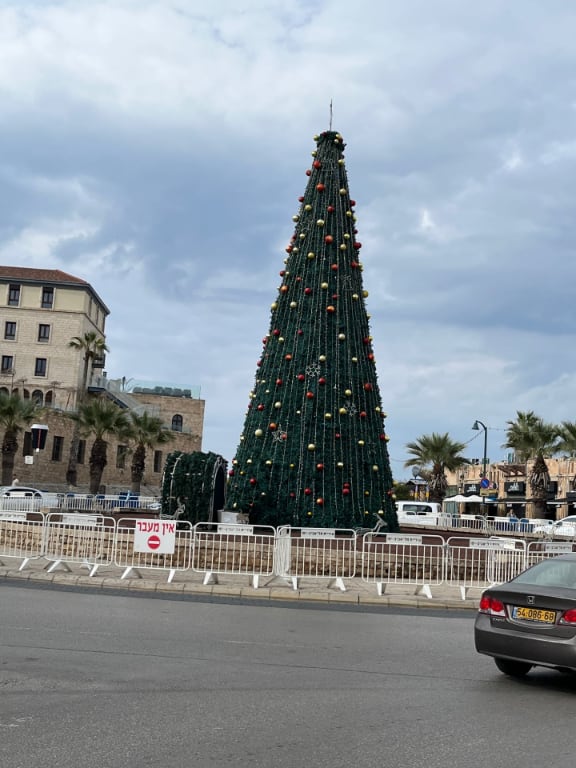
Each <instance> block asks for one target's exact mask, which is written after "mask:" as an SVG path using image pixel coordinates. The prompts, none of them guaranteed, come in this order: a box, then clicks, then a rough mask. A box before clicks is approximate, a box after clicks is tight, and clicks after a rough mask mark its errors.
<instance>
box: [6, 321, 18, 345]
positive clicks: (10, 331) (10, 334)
mask: <svg viewBox="0 0 576 768" xmlns="http://www.w3.org/2000/svg"><path fill="white" fill-rule="evenodd" d="M4 338H5V339H6V341H15V340H16V323H13V322H12V321H11V320H7V321H6V322H5V324H4Z"/></svg>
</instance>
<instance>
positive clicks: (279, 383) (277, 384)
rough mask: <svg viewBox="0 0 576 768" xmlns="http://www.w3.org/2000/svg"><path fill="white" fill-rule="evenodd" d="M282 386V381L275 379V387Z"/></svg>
mask: <svg viewBox="0 0 576 768" xmlns="http://www.w3.org/2000/svg"><path fill="white" fill-rule="evenodd" d="M282 384H284V382H283V381H282V379H276V386H277V387H281V386H282Z"/></svg>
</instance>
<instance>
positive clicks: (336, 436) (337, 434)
mask: <svg viewBox="0 0 576 768" xmlns="http://www.w3.org/2000/svg"><path fill="white" fill-rule="evenodd" d="M334 437H335V438H336V440H339V439H340V433H339V432H336V434H335V435H334Z"/></svg>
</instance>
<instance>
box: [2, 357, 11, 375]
mask: <svg viewBox="0 0 576 768" xmlns="http://www.w3.org/2000/svg"><path fill="white" fill-rule="evenodd" d="M13 370H14V357H13V356H12V355H2V363H1V365H0V372H2V373H12V372H13Z"/></svg>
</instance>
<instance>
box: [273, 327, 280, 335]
mask: <svg viewBox="0 0 576 768" xmlns="http://www.w3.org/2000/svg"><path fill="white" fill-rule="evenodd" d="M272 336H280V331H279V330H278V328H274V330H273V331H272Z"/></svg>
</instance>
